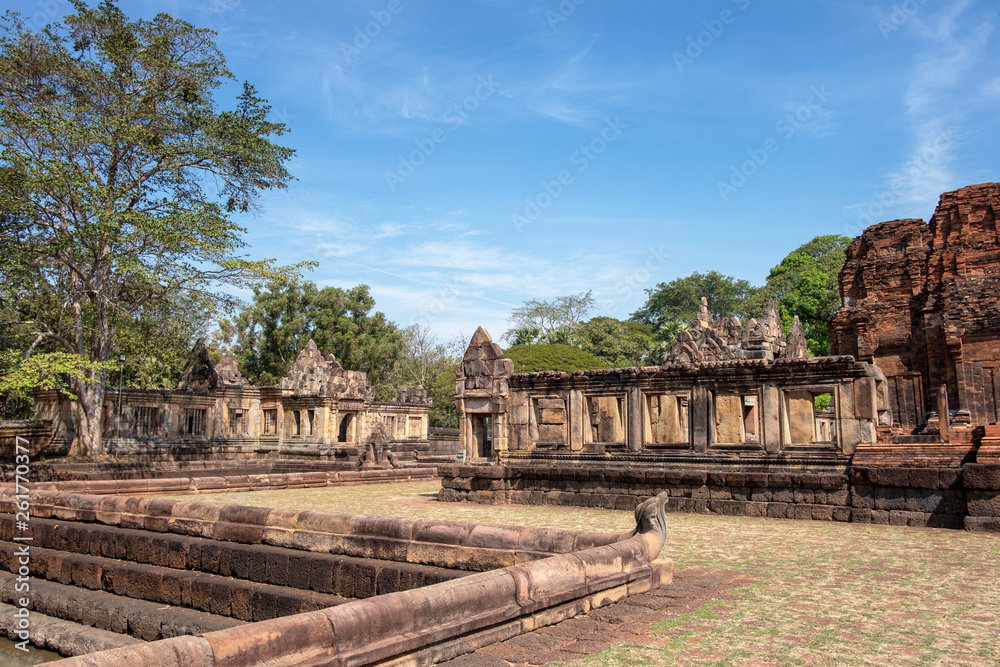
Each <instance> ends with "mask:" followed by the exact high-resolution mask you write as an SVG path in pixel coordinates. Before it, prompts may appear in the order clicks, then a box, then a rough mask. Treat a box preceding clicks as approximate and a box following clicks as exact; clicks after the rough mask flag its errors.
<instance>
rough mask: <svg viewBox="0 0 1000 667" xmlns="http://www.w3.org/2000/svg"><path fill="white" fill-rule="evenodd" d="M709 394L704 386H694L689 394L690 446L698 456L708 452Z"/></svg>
mask: <svg viewBox="0 0 1000 667" xmlns="http://www.w3.org/2000/svg"><path fill="white" fill-rule="evenodd" d="M709 397H710V392H709V391H708V389H706V388H705V387H704V386H701V385H698V384H696V385H695V386H694V391H692V392H691V445H692V446H693V449H694V451H695V452H696V453H698V454H704V453H705V452H707V451H708V435H709V428H708V426H709V424H708V422H709V419H710V418H711V410H709Z"/></svg>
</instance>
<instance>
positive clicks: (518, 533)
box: [0, 489, 673, 667]
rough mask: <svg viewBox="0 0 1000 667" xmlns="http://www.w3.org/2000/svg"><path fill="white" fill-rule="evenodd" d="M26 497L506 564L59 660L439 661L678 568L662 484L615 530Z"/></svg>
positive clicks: (306, 542)
mask: <svg viewBox="0 0 1000 667" xmlns="http://www.w3.org/2000/svg"><path fill="white" fill-rule="evenodd" d="M31 500H32V502H33V503H34V508H33V510H34V513H35V516H36V517H38V518H39V519H40V520H45V519H44V517H49V518H59V519H60V520H71V521H83V522H92V523H93V522H96V523H104V524H108V525H118V526H121V527H123V528H126V529H128V527H129V526H141V527H143V528H144V529H145V530H149V531H154V532H163V533H175V534H192V535H200V536H204V537H211V539H214V540H230V541H233V542H237V543H244V544H270V543H279V544H281V545H291V546H292V547H293V548H297V549H303V550H307V551H310V552H320V553H331V554H332V553H334V552H337V553H347V552H352V551H356V552H359V553H364V554H369V555H370V556H366V557H384V558H386V559H387V560H396V561H398V562H406V561H410V560H411V559H413V560H415V561H417V562H427V561H430V562H432V563H435V564H439V565H453V564H455V563H456V562H462V563H465V564H467V565H468V566H469V569H480V570H488V569H489V568H495V567H502V569H492V570H490V571H480V572H476V573H474V574H468V575H466V576H460V577H458V578H453V579H451V580H448V581H443V582H440V583H437V584H433V585H430V586H424V587H421V588H411V589H409V590H401V591H399V592H394V593H389V594H385V595H378V596H376V597H371V598H367V599H363V600H355V601H351V602H346V603H344V604H340V605H336V606H331V607H328V608H324V609H321V610H317V611H311V612H306V613H299V614H295V615H290V616H285V617H282V618H276V619H272V620H267V621H261V622H256V623H248V624H241V625H235V626H233V627H229V628H226V629H220V630H215V631H206V632H201V633H199V634H198V635H197V636H185V637H174V638H170V639H164V640H161V641H155V642H150V643H146V644H133V645H129V646H124V647H121V648H117V649H114V650H111V651H105V652H101V653H95V654H91V655H86V656H80V657H77V658H71V659H69V660H66V661H63V662H62V663H61V664H64V665H67V666H68V667H96V666H102V667H108V666H112V665H123V666H125V665H127V666H128V667H147V666H148V667H181V666H183V667H229V666H232V667H237V666H239V667H254V666H257V665H259V666H263V665H268V666H270V667H280V666H282V665H289V666H290V665H302V664H315V665H319V664H338V665H340V664H342V665H359V666H360V665H370V664H376V663H377V664H398V665H402V664H406V665H425V664H434V663H436V662H442V661H445V660H449V659H452V658H454V657H457V656H459V655H462V654H464V653H468V652H470V651H473V650H475V649H476V648H479V647H481V646H485V645H487V644H491V643H494V642H497V641H502V640H505V639H509V638H511V637H513V636H516V635H518V634H521V633H523V632H530V631H532V630H534V629H536V628H538V627H542V626H544V625H548V624H551V623H555V622H558V621H560V620H563V619H565V618H569V617H572V616H575V615H577V614H580V613H585V612H587V611H589V610H590V609H593V608H596V607H600V606H602V605H605V604H608V603H610V602H613V601H615V600H619V599H621V598H623V597H625V596H627V595H629V594H633V593H638V592H643V591H647V590H650V589H651V588H655V587H659V586H662V585H666V584H669V583H670V581H671V580H672V573H673V565H672V563H671V561H669V560H666V559H658V558H657V555H658V554H659V551H660V549H661V548H662V546H663V541H664V538H665V536H666V519H665V505H666V502H667V497H666V495H661V496H659V497H657V498H652V499H649V500H647V501H645V502H644V503H642V504H640V505H639V506H638V507H637V509H636V519H637V526H636V530H635V531H633V532H631V533H627V534H625V535H623V536H616V535H613V534H607V533H592V534H580V533H571V532H567V531H560V530H549V529H537V528H516V527H504V526H486V525H482V524H455V523H449V522H439V521H415V520H407V519H394V518H385V517H357V516H347V515H335V514H327V513H322V512H309V511H306V512H294V511H286V510H270V509H265V508H252V507H221V506H213V505H206V504H202V503H184V502H179V501H170V500H152V499H148V498H121V497H107V496H105V497H98V496H80V495H73V494H65V493H52V492H34V491H33V492H31ZM14 501H15V498H14V494H13V491H12V490H9V489H4V490H2V491H0V511H3V512H11V511H14V509H15V508H14ZM3 525H5V524H0V526H3ZM54 530H57V529H54ZM67 539H69V538H68V537H67ZM90 543H91V544H94V543H95V540H94V539H93V538H92V539H91V540H90ZM97 543H100V544H104V542H103V539H98V540H97ZM458 554H463V555H461V556H458ZM553 554H555V555H553ZM116 567H117V566H116ZM289 571H291V567H290V566H289ZM94 585H95V586H96V585H97V584H96V583H95V584H94Z"/></svg>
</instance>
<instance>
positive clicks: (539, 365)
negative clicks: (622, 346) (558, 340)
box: [504, 343, 610, 373]
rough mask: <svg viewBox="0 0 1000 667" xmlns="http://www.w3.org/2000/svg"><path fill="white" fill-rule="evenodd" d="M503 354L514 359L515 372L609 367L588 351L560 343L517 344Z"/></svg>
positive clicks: (566, 370) (569, 370) (567, 370)
mask: <svg viewBox="0 0 1000 667" xmlns="http://www.w3.org/2000/svg"><path fill="white" fill-rule="evenodd" d="M504 356H505V357H506V358H508V359H513V360H514V372H515V373H534V372H536V371H565V372H567V373H569V372H572V371H580V370H589V369H592V368H609V367H610V366H609V364H608V363H607V362H606V361H604V360H602V359H598V358H597V357H595V356H594V355H592V354H590V353H589V352H584V351H583V350H581V349H578V348H575V347H571V346H569V345H561V344H547V343H546V344H539V345H517V346H514V347H511V348H508V349H507V350H506V351H505V352H504Z"/></svg>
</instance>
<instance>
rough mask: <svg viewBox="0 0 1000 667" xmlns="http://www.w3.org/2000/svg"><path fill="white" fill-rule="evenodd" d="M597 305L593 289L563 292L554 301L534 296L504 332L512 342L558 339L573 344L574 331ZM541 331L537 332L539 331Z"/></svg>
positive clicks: (517, 309) (517, 312)
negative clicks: (563, 293)
mask: <svg viewBox="0 0 1000 667" xmlns="http://www.w3.org/2000/svg"><path fill="white" fill-rule="evenodd" d="M593 306H594V297H593V294H592V293H591V292H582V293H580V294H569V295H567V296H559V297H556V298H555V299H553V300H552V301H539V300H538V299H531V300H529V301H525V302H524V305H523V306H521V307H520V308H515V309H514V311H513V312H512V313H511V316H510V322H511V324H512V325H513V326H512V327H511V328H510V329H509V330H508V331H507V332H506V333H504V335H503V339H504V340H505V341H507V342H508V343H509V344H511V345H526V344H528V345H530V344H532V343H558V344H563V345H573V344H575V342H576V341H575V340H573V332H574V331H575V330H576V328H577V327H578V326H579V324H580V322H582V321H583V318H585V317H586V316H587V313H588V312H590V309H591V308H593ZM535 332H537V333H535Z"/></svg>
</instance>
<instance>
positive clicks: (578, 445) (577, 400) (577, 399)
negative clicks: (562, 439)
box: [569, 389, 590, 452]
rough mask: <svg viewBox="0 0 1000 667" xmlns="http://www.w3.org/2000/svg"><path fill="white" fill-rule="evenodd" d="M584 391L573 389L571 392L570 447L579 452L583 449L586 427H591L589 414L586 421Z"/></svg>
mask: <svg viewBox="0 0 1000 667" xmlns="http://www.w3.org/2000/svg"><path fill="white" fill-rule="evenodd" d="M585 400H586V399H585V398H584V397H583V392H582V391H580V390H578V389H572V390H570V392H569V448H570V451H574V452H579V451H581V450H582V449H583V437H584V436H583V434H584V429H585V428H586V429H589V428H590V418H589V415H587V418H586V423H584V413H585V412H586V410H584V408H583V402H584V401H585Z"/></svg>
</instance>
